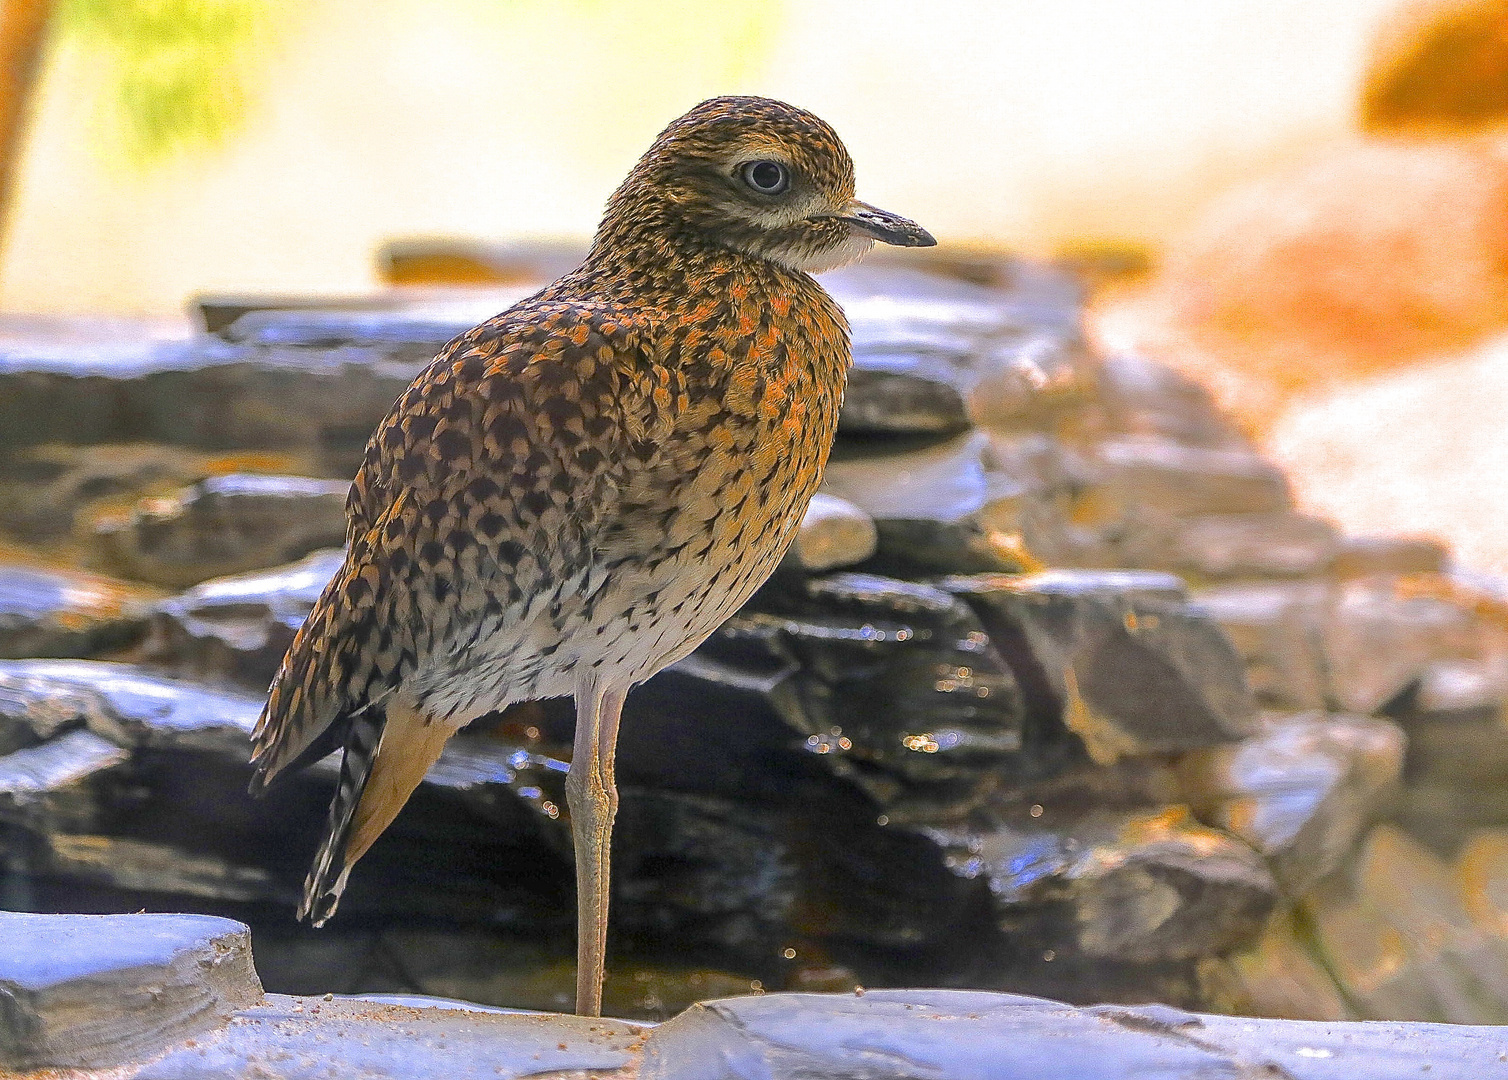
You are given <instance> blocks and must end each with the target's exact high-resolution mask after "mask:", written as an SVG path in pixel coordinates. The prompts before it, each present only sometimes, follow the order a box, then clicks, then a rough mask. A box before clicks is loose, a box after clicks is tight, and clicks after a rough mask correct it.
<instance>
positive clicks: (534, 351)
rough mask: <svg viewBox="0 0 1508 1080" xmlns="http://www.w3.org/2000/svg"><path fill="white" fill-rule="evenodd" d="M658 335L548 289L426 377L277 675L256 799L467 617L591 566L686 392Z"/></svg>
mask: <svg viewBox="0 0 1508 1080" xmlns="http://www.w3.org/2000/svg"><path fill="white" fill-rule="evenodd" d="M651 342H652V334H651V327H650V326H649V324H648V323H647V322H646V321H645V320H644V319H642V318H640V317H636V316H635V315H634V313H632V312H631V311H630V310H628V309H626V308H623V307H622V306H620V305H616V304H609V303H601V302H591V303H586V302H570V301H558V300H548V299H544V298H539V297H537V298H534V299H533V300H531V301H524V302H523V303H522V304H520V305H517V306H515V307H514V308H511V309H509V310H508V311H506V312H504V313H503V314H502V315H499V316H497V317H496V318H494V319H491V320H489V321H488V322H486V323H483V324H482V325H481V326H478V327H477V328H475V329H474V330H471V331H469V332H468V333H466V334H464V335H462V336H461V337H459V338H457V339H456V340H454V341H452V342H451V343H450V344H449V345H447V346H446V348H445V349H444V350H443V351H442V352H441V353H440V355H439V356H438V357H436V359H435V360H434V362H433V363H431V364H430V365H429V367H427V368H426V369H425V370H424V372H422V373H421V374H420V375H419V376H418V378H416V379H415V380H414V382H413V383H412V384H411V385H410V386H409V388H408V390H406V391H405V392H404V394H403V396H402V397H401V398H400V399H399V400H398V402H397V403H396V404H395V405H394V406H393V409H392V411H391V412H389V413H388V416H387V418H386V419H385V420H383V422H382V423H381V424H380V425H379V426H378V428H377V430H376V432H375V433H374V434H373V435H372V438H371V440H370V442H369V443H368V445H367V450H366V456H365V459H364V460H363V462H362V465H361V468H360V470H359V471H358V473H357V475H356V479H355V481H354V482H353V483H352V485H351V492H350V495H349V497H348V500H347V513H348V515H349V526H348V547H347V554H346V560H345V563H344V564H343V565H342V567H341V569H340V571H339V573H337V574H336V575H335V577H334V578H333V579H332V580H331V581H330V583H329V584H328V585H327V586H326V587H325V590H324V592H323V593H322V594H321V596H320V598H319V600H318V602H317V603H316V604H315V606H314V608H313V610H312V611H311V612H310V614H309V617H308V619H307V620H306V621H305V623H304V625H303V626H302V628H301V629H300V630H299V632H298V634H297V636H296V637H295V638H294V641H293V644H292V646H291V647H290V648H289V650H288V654H287V656H286V657H285V658H284V659H283V663H282V665H281V667H280V669H279V671H278V674H277V677H276V678H275V679H274V681H273V684H272V688H271V691H270V693H269V696H268V701H267V706H266V708H265V709H264V710H263V712H262V716H261V719H260V721H259V722H258V724H257V728H256V732H255V735H254V753H253V764H254V766H255V777H254V779H253V782H252V788H253V790H254V791H259V790H261V789H262V788H264V787H265V786H266V785H267V783H268V782H270V781H271V780H272V778H273V777H274V776H276V775H277V774H278V773H279V772H280V771H282V770H283V769H285V768H287V767H288V766H289V765H290V764H291V763H293V762H295V761H300V762H302V760H303V757H304V755H305V754H306V752H308V751H309V750H310V748H311V747H317V746H320V745H324V744H325V743H326V742H329V741H331V739H332V734H331V730H330V729H331V728H332V726H334V725H338V724H340V723H341V722H342V718H344V722H345V723H349V719H350V717H351V716H353V715H354V714H355V713H357V712H359V711H360V710H361V709H362V708H364V707H366V706H367V705H368V704H371V703H373V702H381V701H382V700H383V699H384V698H385V697H386V696H387V695H389V694H392V693H394V692H395V691H397V690H398V689H399V688H400V687H401V685H402V684H403V682H404V680H405V679H406V678H408V677H409V676H410V675H412V674H413V672H414V671H415V669H416V668H419V667H421V666H422V665H423V664H424V662H425V661H426V659H427V658H428V656H429V651H430V649H432V648H434V647H435V646H436V645H437V643H439V642H442V641H445V640H449V638H450V636H451V635H452V634H453V633H454V632H455V631H456V629H457V625H458V623H464V622H465V620H468V619H470V620H475V619H477V618H479V617H480V616H481V615H482V614H483V613H484V610H486V609H495V610H498V611H501V610H507V609H508V608H509V607H510V606H512V605H516V604H518V603H520V602H527V600H528V599H529V597H530V596H531V595H534V594H537V593H538V592H539V591H540V590H544V589H548V588H550V587H551V586H552V585H553V584H554V583H555V582H557V581H560V580H563V579H565V578H568V577H569V576H570V575H571V574H573V573H576V572H579V571H580V570H582V569H584V568H585V567H586V566H587V565H588V564H589V562H590V560H591V558H592V554H593V551H594V545H595V543H596V539H597V537H598V535H599V533H600V531H601V529H602V528H603V526H604V524H607V523H610V522H611V521H612V520H613V519H614V517H615V515H616V513H617V509H618V497H619V493H621V492H622V490H623V489H624V487H625V486H626V484H627V482H628V480H629V479H630V477H631V476H632V474H633V472H634V471H635V470H636V469H641V468H645V467H648V465H649V463H651V462H652V461H653V460H654V458H655V456H656V454H657V453H658V447H659V443H660V441H661V440H662V439H663V437H664V435H665V434H666V433H667V432H668V430H669V424H670V416H669V413H670V411H671V410H673V409H674V407H675V404H676V402H677V401H678V400H684V395H683V393H681V392H680V388H679V386H678V385H677V375H676V373H675V372H674V371H673V370H672V368H671V367H670V366H669V365H666V364H664V363H662V362H661V361H660V360H659V358H658V357H657V356H656V353H655V350H654V349H653V348H652V346H651ZM336 741H338V740H336Z"/></svg>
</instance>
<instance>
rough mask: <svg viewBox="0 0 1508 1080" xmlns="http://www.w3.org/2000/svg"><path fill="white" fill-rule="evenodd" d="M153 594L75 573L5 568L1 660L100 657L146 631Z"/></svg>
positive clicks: (0, 583)
mask: <svg viewBox="0 0 1508 1080" xmlns="http://www.w3.org/2000/svg"><path fill="white" fill-rule="evenodd" d="M152 599H153V594H152V593H151V592H150V591H149V590H146V589H141V588H137V587H135V586H132V585H129V584H127V583H125V582H121V581H112V580H111V579H109V578H105V577H100V576H99V575H97V574H84V573H80V572H78V571H74V570H41V569H34V568H32V567H26V566H5V565H0V657H4V658H6V659H13V658H19V657H28V656H59V657H87V656H99V655H101V654H103V653H108V652H111V651H113V650H117V649H122V648H125V647H126V646H129V645H131V644H132V643H133V642H135V641H136V640H137V639H138V638H140V637H141V636H142V633H143V632H144V631H145V629H146V615H147V612H148V610H149V605H150V603H151V601H152Z"/></svg>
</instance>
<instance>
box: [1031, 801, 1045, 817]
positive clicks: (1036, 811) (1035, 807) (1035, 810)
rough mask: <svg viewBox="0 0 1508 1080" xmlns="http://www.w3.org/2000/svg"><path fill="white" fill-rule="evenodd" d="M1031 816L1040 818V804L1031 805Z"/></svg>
mask: <svg viewBox="0 0 1508 1080" xmlns="http://www.w3.org/2000/svg"><path fill="white" fill-rule="evenodd" d="M1031 816H1032V817H1041V816H1042V804H1041V803H1032V808H1031Z"/></svg>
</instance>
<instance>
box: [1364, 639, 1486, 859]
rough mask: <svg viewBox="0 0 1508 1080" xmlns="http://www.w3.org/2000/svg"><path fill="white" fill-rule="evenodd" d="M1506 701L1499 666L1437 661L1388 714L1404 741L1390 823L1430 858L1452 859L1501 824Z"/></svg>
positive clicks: (1480, 662)
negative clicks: (1468, 839) (1476, 835)
mask: <svg viewBox="0 0 1508 1080" xmlns="http://www.w3.org/2000/svg"><path fill="white" fill-rule="evenodd" d="M1505 701H1508V672H1504V671H1503V670H1502V667H1501V666H1500V665H1498V664H1494V663H1487V662H1482V661H1438V662H1436V663H1433V664H1430V665H1429V667H1427V668H1426V669H1425V672H1424V675H1423V676H1422V678H1421V679H1420V680H1419V684H1418V688H1417V690H1416V691H1414V692H1413V693H1410V694H1406V695H1404V698H1403V700H1401V701H1399V702H1396V703H1395V706H1394V707H1393V708H1391V709H1390V710H1389V711H1390V712H1391V713H1392V714H1393V715H1394V716H1395V718H1396V719H1397V720H1398V722H1399V724H1401V725H1402V727H1403V729H1404V731H1405V732H1407V734H1408V754H1407V756H1406V758H1405V763H1404V777H1405V784H1404V787H1403V790H1402V791H1401V792H1400V793H1399V797H1398V799H1397V801H1396V803H1395V805H1394V807H1393V812H1392V818H1393V820H1395V821H1396V822H1398V823H1399V824H1400V825H1402V826H1403V827H1404V828H1405V829H1407V830H1408V831H1409V833H1410V834H1411V835H1413V836H1415V837H1416V838H1418V839H1419V840H1422V841H1423V842H1424V843H1426V844H1428V845H1429V846H1430V847H1431V848H1432V849H1433V850H1435V851H1437V852H1441V853H1449V852H1453V851H1455V850H1456V848H1457V847H1458V846H1459V845H1460V843H1461V840H1462V838H1463V837H1464V836H1466V835H1468V834H1470V833H1471V832H1472V830H1473V829H1478V828H1484V827H1492V826H1496V825H1499V824H1503V823H1508V745H1505V744H1504V739H1503V715H1504V712H1503V710H1504V703H1505Z"/></svg>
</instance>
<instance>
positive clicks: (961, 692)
mask: <svg viewBox="0 0 1508 1080" xmlns="http://www.w3.org/2000/svg"><path fill="white" fill-rule="evenodd" d="M660 679H661V680H665V685H666V686H667V689H669V688H670V687H674V689H673V690H672V691H671V692H672V693H673V694H674V695H675V696H677V697H679V698H680V699H681V700H687V701H691V702H695V703H697V705H696V706H695V707H696V708H697V710H698V714H699V715H687V716H686V717H685V719H684V720H683V721H682V723H683V724H684V725H685V726H686V729H687V730H688V731H696V732H698V733H699V734H701V735H702V736H703V738H705V733H706V732H707V731H708V730H709V722H708V719H707V718H709V717H719V718H722V717H726V718H727V719H726V720H725V721H724V723H725V724H726V725H727V726H726V729H725V730H726V735H725V736H724V737H723V738H722V739H720V740H718V741H719V742H721V743H722V745H724V746H725V747H731V746H733V745H736V743H735V741H734V731H733V729H734V726H735V723H736V724H737V725H738V727H739V728H740V729H741V733H742V737H743V738H745V739H747V738H750V737H751V735H752V733H753V732H754V731H756V730H764V731H766V732H768V734H767V735H766V737H765V738H766V740H767V741H766V742H765V743H764V745H763V748H762V749H761V750H758V751H754V750H753V749H752V747H751V748H750V750H749V751H747V752H748V753H750V754H751V755H753V754H758V755H759V756H760V757H762V758H763V760H764V763H765V764H764V768H768V767H769V765H770V764H771V761H772V758H776V757H779V758H783V759H784V758H787V756H788V755H792V754H794V756H795V757H796V758H797V759H798V760H797V763H794V764H792V765H791V766H790V767H791V768H793V769H797V770H800V771H807V770H815V773H816V774H817V775H823V776H825V777H828V778H833V777H835V778H838V779H840V780H842V781H845V782H846V784H845V785H844V786H847V785H852V787H854V788H856V789H858V790H859V791H862V792H863V793H864V794H865V795H866V796H867V797H868V798H869V799H870V800H872V805H873V806H874V807H876V808H877V809H878V810H882V811H883V812H885V813H887V814H890V815H891V817H892V818H895V819H897V820H899V819H900V818H901V817H911V816H915V815H921V816H933V815H937V814H940V813H945V812H947V811H946V810H945V808H949V807H952V808H955V809H956V808H957V807H958V806H960V805H964V806H966V805H968V804H969V803H970V802H972V801H973V800H975V799H976V798H977V797H978V795H979V792H980V791H981V790H982V789H983V788H985V787H989V786H991V785H992V784H993V780H992V777H993V776H994V775H995V773H996V771H997V770H998V769H1000V768H1001V767H1002V766H1004V767H1007V768H1009V767H1010V766H1011V764H1012V763H1013V762H1014V761H1015V760H1016V759H1017V758H1018V757H1019V754H1020V751H1021V749H1022V736H1021V729H1022V710H1021V701H1020V696H1019V691H1018V688H1017V686H1016V681H1015V678H1014V676H1013V674H1012V672H1011V670H1010V668H1009V667H1008V666H1007V664H1006V663H1005V661H1004V660H1003V659H1002V657H1001V655H1000V654H999V652H998V651H997V650H996V649H995V647H994V646H993V645H992V643H991V641H990V638H989V635H988V634H986V633H985V632H984V630H983V627H982V626H981V624H980V622H979V620H978V618H977V617H976V616H975V615H974V614H973V612H971V611H970V610H969V608H968V606H967V605H965V604H963V603H961V602H960V601H958V600H956V599H954V598H953V597H951V596H949V595H948V594H947V593H945V592H942V591H940V590H938V589H934V588H931V587H929V586H926V585H920V584H916V583H912V582H903V581H897V580H894V579H891V578H884V577H879V576H876V575H870V574H856V573H840V574H834V575H831V576H828V577H821V578H812V579H810V580H806V581H803V582H801V583H800V584H799V585H797V586H794V587H793V588H792V589H791V590H789V591H783V590H781V589H779V588H776V589H769V590H766V591H765V592H763V593H762V594H761V595H760V596H759V597H758V598H757V599H756V600H755V601H754V603H753V604H752V605H751V606H750V607H749V608H747V609H746V610H745V612H744V613H743V614H741V615H738V616H735V617H734V618H733V619H732V620H730V621H729V622H728V623H726V624H725V625H724V626H723V627H722V628H721V629H719V630H718V632H717V633H716V634H715V635H714V636H713V638H712V639H710V640H709V641H708V642H707V644H706V645H704V646H703V647H702V648H701V649H699V650H698V651H697V652H696V653H694V654H693V655H692V656H691V657H689V658H688V659H687V660H685V661H682V662H681V663H680V664H678V665H676V666H675V668H673V669H672V670H671V672H667V673H666V675H663V676H661V677H660ZM688 683H691V684H695V685H688ZM655 686H656V681H654V680H652V681H651V682H650V683H649V684H648V685H646V687H645V688H644V690H642V691H640V692H639V693H638V695H637V696H639V698H640V700H641V701H642V702H643V705H644V706H646V707H651V708H652V707H655V706H659V707H662V708H663V707H664V706H667V705H670V703H669V702H666V701H664V698H663V697H661V696H660V694H659V693H658V692H657V691H656V690H654V689H652V688H654V687H655ZM719 699H721V700H719ZM741 699H742V701H741ZM744 702H746V703H747V704H743V703H744ZM638 708H639V706H637V705H636V704H635V703H634V701H633V698H630V709H631V710H632V711H631V714H630V715H631V716H637V715H638V712H637V710H638ZM749 713H756V714H759V715H762V716H764V717H773V718H775V723H774V725H773V726H772V727H764V728H760V727H759V726H758V725H757V722H756V723H753V724H751V723H750V722H749V721H748V720H746V719H743V718H742V716H741V714H743V715H747V714H749ZM736 717H737V718H739V719H737V720H735V718H736ZM662 727H663V724H655V723H653V722H651V723H650V724H647V725H641V729H642V730H643V731H645V732H658V731H659V730H660V729H662ZM627 731H628V726H627V725H625V732H627ZM792 736H794V738H793V737H792ZM637 738H638V736H635V735H631V734H625V740H626V744H625V748H624V754H625V759H624V767H625V769H626V770H628V771H629V772H630V773H633V772H635V771H636V762H637V761H639V760H641V758H640V755H639V754H638V752H637V751H636V750H635V749H634V748H633V742H632V740H635V739H637ZM650 738H651V739H652V740H653V739H655V736H650ZM782 745H783V746H784V747H785V748H786V749H785V750H784V752H783V753H780V752H778V751H777V750H776V748H777V747H780V746H782ZM706 758H707V755H706V753H705V751H701V750H698V751H697V752H695V753H692V754H688V755H687V758H686V760H687V761H689V762H696V765H695V767H694V770H693V771H694V772H695V773H696V774H697V775H698V776H700V777H702V778H703V782H706V780H707V779H710V777H711V775H713V774H714V772H716V770H714V771H713V772H709V771H704V770H706V768H707V762H706ZM753 764H754V762H753V761H750V760H747V759H746V764H745V765H744V766H742V767H739V766H733V765H731V764H730V766H729V767H728V769H727V771H726V774H725V775H727V776H728V777H729V786H728V787H725V788H723V789H722V790H723V791H724V792H726V793H730V794H737V793H739V792H747V791H748V790H749V788H748V786H747V785H748V783H749V780H748V779H747V777H748V776H749V774H750V773H751V772H754V771H755V769H753V768H751V767H750V766H752V765H753ZM641 775H643V774H641ZM660 776H661V780H660V782H665V780H667V779H669V778H668V777H665V776H664V773H663V771H662V772H661V774H660ZM646 779H647V777H646ZM670 782H671V783H672V784H673V783H675V781H673V780H671V781H670Z"/></svg>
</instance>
